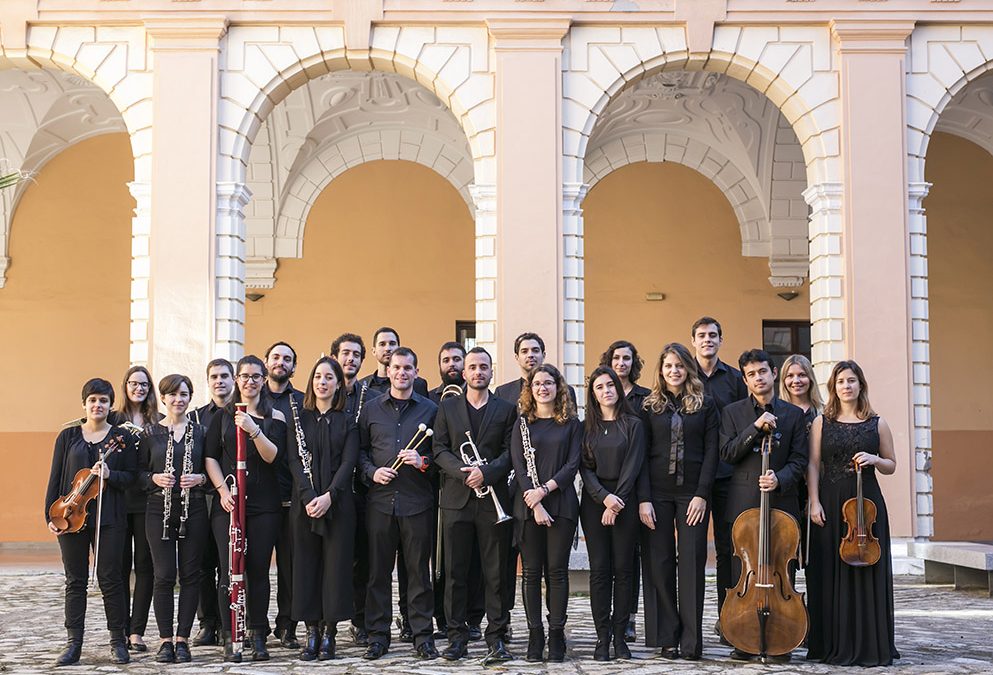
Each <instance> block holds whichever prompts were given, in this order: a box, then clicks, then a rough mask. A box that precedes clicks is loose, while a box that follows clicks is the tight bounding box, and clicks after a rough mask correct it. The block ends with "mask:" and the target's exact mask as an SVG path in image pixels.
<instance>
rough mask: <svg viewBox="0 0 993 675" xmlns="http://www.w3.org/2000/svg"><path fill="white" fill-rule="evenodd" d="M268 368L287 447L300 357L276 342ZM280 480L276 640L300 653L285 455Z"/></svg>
mask: <svg viewBox="0 0 993 675" xmlns="http://www.w3.org/2000/svg"><path fill="white" fill-rule="evenodd" d="M265 365H266V370H268V371H269V375H268V377H267V378H266V390H267V391H268V392H269V396H270V397H271V398H272V407H273V408H275V409H276V410H278V411H279V412H281V413H283V416H284V417H285V418H286V436H287V437H286V447H290V444H291V442H293V440H294V439H295V438H296V417H295V416H294V415H293V411H292V410H291V408H290V398H291V397H292V398H293V400H294V401H295V403H296V409H297V412H298V413H299V411H300V409H301V408H303V392H302V391H298V390H296V389H294V388H293V385H292V384H291V383H290V378H291V377H293V373H294V372H296V368H297V353H296V351H295V350H294V349H293V347H291V346H290V345H289V344H288V343H286V342H277V343H275V344H274V345H272V346H271V347H269V349H267V350H266V352H265ZM276 472H277V476H278V478H279V499H280V501H281V502H282V504H283V518H282V521H281V526H280V531H279V538H278V539H277V540H276V606H277V610H276V638H277V639H278V640H279V644H280V645H281V646H283V647H286V648H287V649H300V643H299V642H298V641H297V637H296V630H297V624H296V621H293V619H292V618H291V617H290V608H291V606H292V596H293V533H292V532H291V530H290V528H291V519H290V505H291V500H292V495H293V474H291V473H290V465H289V462H288V461H287V455H286V453H281V454H280V455H278V456H277V457H276Z"/></svg>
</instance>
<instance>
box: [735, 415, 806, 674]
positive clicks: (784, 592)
mask: <svg viewBox="0 0 993 675" xmlns="http://www.w3.org/2000/svg"><path fill="white" fill-rule="evenodd" d="M767 432H768V429H767ZM771 454H772V435H771V434H769V433H766V436H765V438H763V439H762V475H765V474H766V472H767V471H768V470H769V457H770V455H771ZM731 539H732V541H733V543H734V554H735V556H737V557H738V559H739V560H741V576H740V577H739V578H738V583H737V585H736V586H735V587H734V588H730V589H728V594H727V597H726V598H725V600H724V606H723V607H722V608H721V631H722V633H723V634H724V638H725V639H726V640H727V641H728V642H730V643H731V644H732V645H733V646H734V647H735V648H736V649H738V650H739V651H742V652H746V653H748V654H757V655H758V656H759V658H760V659H761V660H762V661H763V662H765V661H766V660H767V659H768V657H769V656H780V655H783V654H789V653H790V652H792V651H793V650H794V649H796V648H797V647H799V646H800V644H801V643H802V642H803V640H804V638H805V637H807V628H808V616H807V608H806V607H805V606H804V604H803V595H802V594H801V593H798V592H797V591H796V589H795V588H793V583H792V582H791V581H790V575H789V564H790V561H791V560H796V557H797V550H798V548H799V546H800V526H799V525H798V524H797V522H796V518H794V517H793V516H791V515H790V514H788V513H786V512H785V511H781V510H780V509H774V508H772V507H771V506H770V505H769V493H768V492H765V491H762V492H761V496H760V502H759V507H758V508H751V509H748V510H746V511H743V512H742V513H741V515H739V516H738V517H737V518H736V519H735V521H734V525H733V526H732V528H731Z"/></svg>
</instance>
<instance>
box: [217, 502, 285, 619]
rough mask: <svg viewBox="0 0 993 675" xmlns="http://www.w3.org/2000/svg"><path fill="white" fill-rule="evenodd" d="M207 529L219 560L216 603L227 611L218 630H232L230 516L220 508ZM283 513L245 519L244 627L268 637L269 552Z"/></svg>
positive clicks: (223, 613)
mask: <svg viewBox="0 0 993 675" xmlns="http://www.w3.org/2000/svg"><path fill="white" fill-rule="evenodd" d="M211 515H212V517H211V519H210V526H211V528H212V529H213V530H214V541H216V542H217V557H218V558H219V559H220V561H221V564H220V566H219V568H218V569H219V570H220V583H219V584H218V586H217V604H218V606H219V607H224V608H226V610H227V611H223V612H221V627H222V628H223V629H224V630H225V631H230V630H231V611H230V609H229V608H230V607H231V590H230V586H229V585H228V584H229V583H230V582H229V579H230V578H231V577H230V572H231V571H230V569H229V568H228V527H229V526H230V524H231V514H229V513H227V512H226V511H224V510H223V509H220V510H219V512H215V513H213V514H211ZM282 520H283V514H281V513H279V512H276V513H258V514H254V515H249V516H248V517H247V518H246V519H245V538H246V539H247V541H248V551H247V553H246V555H245V605H246V612H247V615H248V619H247V626H248V628H249V629H251V630H254V631H261V632H262V633H263V634H265V635H268V634H269V592H270V588H269V566H270V565H271V564H272V551H273V549H274V548H275V547H276V539H278V538H279V527H280V524H281V523H282Z"/></svg>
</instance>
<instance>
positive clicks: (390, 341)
mask: <svg viewBox="0 0 993 675" xmlns="http://www.w3.org/2000/svg"><path fill="white" fill-rule="evenodd" d="M399 346H400V333H398V332H396V330H395V329H393V328H390V327H389V326H383V327H382V328H379V329H377V330H376V333H375V334H374V335H373V337H372V355H373V357H374V358H375V359H376V362H377V363H378V364H379V365H377V366H376V372H375V373H373V374H371V375H367V376H365V377H363V378H362V382H365V383H366V384H367V385H369V389H370V390H371V391H376V392H378V393H380V394H386V393H389V391H390V378H389V375H388V373H387V371H388V369H389V366H390V355H391V354H393V352H394V351H395V350H396V349H397V348H398V347H399ZM414 391H415V392H417V393H418V394H420V395H421V396H424V397H427V395H428V383H427V381H426V380H425V379H424V378H422V377H418V378H417V379H416V380H415V381H414Z"/></svg>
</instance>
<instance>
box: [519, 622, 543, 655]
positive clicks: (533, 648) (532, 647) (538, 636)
mask: <svg viewBox="0 0 993 675" xmlns="http://www.w3.org/2000/svg"><path fill="white" fill-rule="evenodd" d="M544 658H545V629H544V628H543V627H542V626H538V627H537V628H529V629H528V652H527V655H526V656H525V657H524V659H525V660H526V661H530V662H531V663H535V662H537V661H542V660H544Z"/></svg>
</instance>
